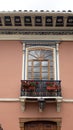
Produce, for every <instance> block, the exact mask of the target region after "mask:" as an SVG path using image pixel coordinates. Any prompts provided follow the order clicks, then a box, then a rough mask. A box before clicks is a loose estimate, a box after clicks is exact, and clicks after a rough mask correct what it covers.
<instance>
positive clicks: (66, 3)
mask: <svg viewBox="0 0 73 130" xmlns="http://www.w3.org/2000/svg"><path fill="white" fill-rule="evenodd" d="M13 10H17V11H18V10H22V11H23V10H28V11H29V10H33V11H35V10H38V11H40V10H45V11H46V10H49V11H52V10H55V11H58V10H60V11H62V10H66V11H68V10H72V11H73V0H0V11H13Z"/></svg>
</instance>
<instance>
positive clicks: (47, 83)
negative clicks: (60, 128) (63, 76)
mask: <svg viewBox="0 0 73 130" xmlns="http://www.w3.org/2000/svg"><path fill="white" fill-rule="evenodd" d="M21 96H30V97H31V96H32V97H36V96H38V97H40V96H41V97H46V96H49V97H51V96H61V81H60V80H21Z"/></svg>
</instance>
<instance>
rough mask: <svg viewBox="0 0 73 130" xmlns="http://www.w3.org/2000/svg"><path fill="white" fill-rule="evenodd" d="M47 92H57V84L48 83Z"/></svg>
mask: <svg viewBox="0 0 73 130" xmlns="http://www.w3.org/2000/svg"><path fill="white" fill-rule="evenodd" d="M46 84H47V90H49V91H50V90H56V89H57V88H56V86H55V83H54V82H47V83H46Z"/></svg>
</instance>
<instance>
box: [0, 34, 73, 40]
mask: <svg viewBox="0 0 73 130" xmlns="http://www.w3.org/2000/svg"><path fill="white" fill-rule="evenodd" d="M0 40H21V41H23V40H43V41H44V40H55V41H73V35H19V34H18V35H5V34H3V35H1V34H0Z"/></svg>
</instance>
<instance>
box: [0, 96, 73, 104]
mask: <svg viewBox="0 0 73 130" xmlns="http://www.w3.org/2000/svg"><path fill="white" fill-rule="evenodd" d="M26 98H29V99H40V98H45V99H56V100H58V101H62V102H65V103H73V99H65V98H63V97H27V96H21V97H19V98H0V102H20V101H21V100H23V101H24V100H25V99H26Z"/></svg>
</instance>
